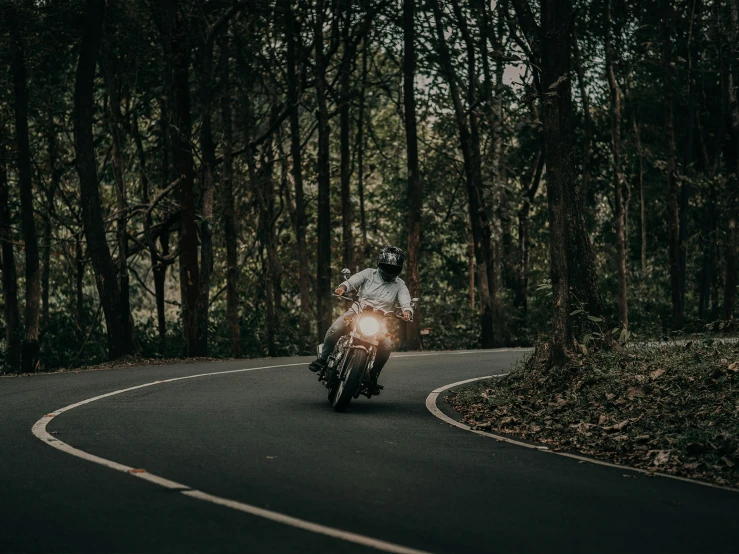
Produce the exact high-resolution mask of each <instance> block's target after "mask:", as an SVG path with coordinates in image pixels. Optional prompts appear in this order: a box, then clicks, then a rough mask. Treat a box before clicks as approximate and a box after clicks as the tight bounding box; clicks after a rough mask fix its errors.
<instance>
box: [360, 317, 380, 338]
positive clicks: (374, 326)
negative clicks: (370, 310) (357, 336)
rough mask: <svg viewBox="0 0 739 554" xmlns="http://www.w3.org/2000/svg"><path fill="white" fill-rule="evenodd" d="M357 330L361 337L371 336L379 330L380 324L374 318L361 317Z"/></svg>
mask: <svg viewBox="0 0 739 554" xmlns="http://www.w3.org/2000/svg"><path fill="white" fill-rule="evenodd" d="M359 330H360V331H362V334H363V335H367V336H373V335H376V334H377V331H379V330H380V324H379V323H378V321H377V320H376V319H375V318H374V317H363V318H362V319H360V320H359Z"/></svg>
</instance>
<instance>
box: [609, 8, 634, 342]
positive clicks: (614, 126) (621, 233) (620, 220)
mask: <svg viewBox="0 0 739 554" xmlns="http://www.w3.org/2000/svg"><path fill="white" fill-rule="evenodd" d="M611 25H612V16H611V0H607V1H606V40H605V44H606V75H607V78H608V88H609V90H610V93H611V154H612V156H613V173H614V179H613V180H614V188H615V190H616V210H615V211H616V214H615V215H616V252H617V254H616V265H617V271H616V274H617V275H618V302H617V304H618V316H619V319H620V320H621V325H622V326H623V327H624V328H628V326H629V309H628V298H627V283H626V235H625V229H624V227H625V217H624V200H623V186H624V175H623V171H622V169H621V88H620V87H619V86H618V82H617V81H616V71H615V69H614V63H615V57H616V55H615V52H614V50H613V44H612V38H611ZM617 29H618V27H617Z"/></svg>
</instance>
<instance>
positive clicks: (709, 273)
mask: <svg viewBox="0 0 739 554" xmlns="http://www.w3.org/2000/svg"><path fill="white" fill-rule="evenodd" d="M706 212H707V213H706V216H705V222H704V225H703V233H702V235H703V236H702V240H701V243H702V245H703V264H702V265H703V267H702V269H701V288H700V300H699V304H698V317H699V318H700V319H703V320H705V319H706V318H707V316H708V314H709V307H710V306H709V303H710V300H711V284H712V283H713V275H714V272H715V271H716V266H715V265H714V257H715V252H716V227H717V223H718V220H717V218H716V199H715V193H714V191H713V189H711V190H710V191H708V207H707V210H706Z"/></svg>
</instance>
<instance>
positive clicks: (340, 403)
mask: <svg viewBox="0 0 739 554" xmlns="http://www.w3.org/2000/svg"><path fill="white" fill-rule="evenodd" d="M345 363H346V365H345V369H344V372H343V373H344V375H343V376H342V378H341V380H340V381H339V385H338V387H336V393H335V394H334V398H333V405H334V410H336V411H337V412H343V411H344V410H346V407H347V406H348V405H349V402H351V399H352V397H353V396H354V393H355V392H356V391H357V390H358V389H359V385H360V383H361V382H362V376H363V375H364V371H365V369H366V368H367V351H366V350H362V349H361V348H352V349H351V350H350V351H349V352H348V353H347V359H346V362H345Z"/></svg>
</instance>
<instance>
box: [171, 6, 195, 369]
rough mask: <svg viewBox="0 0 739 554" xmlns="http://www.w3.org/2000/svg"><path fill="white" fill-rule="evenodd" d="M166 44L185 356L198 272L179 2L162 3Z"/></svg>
mask: <svg viewBox="0 0 739 554" xmlns="http://www.w3.org/2000/svg"><path fill="white" fill-rule="evenodd" d="M164 2H165V6H164V7H165V10H166V14H165V18H164V20H165V26H166V36H167V41H168V52H167V54H168V55H167V58H168V61H169V64H170V71H169V74H168V79H169V81H170V82H169V85H171V87H170V88H171V90H172V93H171V94H172V96H173V98H174V106H173V108H172V109H171V110H170V118H171V120H170V127H169V129H170V138H171V142H172V153H173V158H174V165H175V171H176V174H177V176H178V178H179V179H180V205H181V212H182V224H181V227H180V286H181V288H182V290H181V293H182V320H183V332H184V338H185V356H193V355H195V353H196V352H198V342H197V340H198V314H197V311H198V298H199V296H200V268H199V266H198V237H197V234H198V232H197V223H196V214H195V190H194V189H195V168H194V163H193V155H192V145H191V131H192V128H191V119H190V83H189V70H190V40H189V37H188V32H187V26H186V13H185V8H184V6H183V5H182V4H181V3H180V2H179V1H178V0H164Z"/></svg>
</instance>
